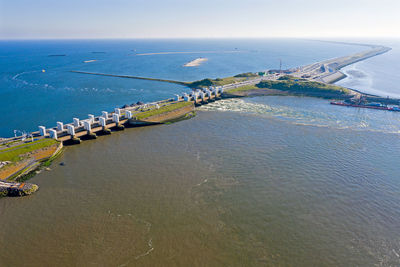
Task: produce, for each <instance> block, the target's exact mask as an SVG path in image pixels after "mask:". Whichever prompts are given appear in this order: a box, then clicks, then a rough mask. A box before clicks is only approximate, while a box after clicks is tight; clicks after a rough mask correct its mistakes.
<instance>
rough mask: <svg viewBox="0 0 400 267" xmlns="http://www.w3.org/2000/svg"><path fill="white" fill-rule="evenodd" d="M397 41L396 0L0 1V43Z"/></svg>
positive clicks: (399, 7)
mask: <svg viewBox="0 0 400 267" xmlns="http://www.w3.org/2000/svg"><path fill="white" fill-rule="evenodd" d="M241 37H245V38H268V37H296V38H298V37H300V38H303V37H305V38H310V37H319V38H324V37H326V38H334V37H347V38H362V37H378V38H379V37H382V38H400V0H329V1H327V0H318V1H317V0H275V1H270V0H241V1H239V0H196V1H193V0H0V39H58V38H67V39H70V38H78V39H82V38H83V39H90V38H241Z"/></svg>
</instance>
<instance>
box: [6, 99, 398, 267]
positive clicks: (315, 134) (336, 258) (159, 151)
mask: <svg viewBox="0 0 400 267" xmlns="http://www.w3.org/2000/svg"><path fill="white" fill-rule="evenodd" d="M300 100H302V101H304V100H305V101H311V102H312V103H314V106H315V107H316V109H314V112H317V110H318V106H322V105H326V109H329V111H331V112H332V113H335V109H336V107H333V106H330V105H329V104H327V102H326V101H325V100H315V99H312V100H309V99H307V98H305V99H300ZM300 100H297V98H284V97H275V99H274V98H268V97H258V98H252V99H250V100H249V101H248V102H245V103H242V106H243V105H244V106H246V105H264V106H265V107H264V110H265V111H258V112H254V111H252V110H250V111H249V110H248V109H245V110H235V109H233V110H231V111H224V112H221V111H212V110H211V111H199V112H198V116H197V117H195V118H194V119H191V120H187V121H182V122H179V123H175V124H171V125H162V126H155V127H147V128H133V129H132V128H131V129H126V130H125V131H123V132H116V133H114V134H112V135H111V136H108V137H101V138H99V139H97V140H95V141H87V142H84V143H83V144H81V145H79V146H73V147H68V149H67V150H66V151H65V153H64V154H63V155H62V156H61V158H59V159H58V160H57V161H56V162H55V163H54V164H53V165H52V170H51V171H49V172H42V173H40V174H39V175H37V176H36V177H34V178H33V179H32V182H35V183H37V184H39V186H40V190H39V191H38V192H37V193H35V194H34V195H32V196H29V197H25V198H18V199H12V198H6V199H0V216H1V220H0V227H1V229H2V231H1V232H0V248H1V249H0V262H1V263H2V264H3V265H5V266H9V265H11V264H13V265H31V266H50V265H51V266H54V265H57V266H71V265H76V266H88V265H96V266H97V265H103V266H138V265H139V266H165V265H177V266H187V265H198V266H265V265H267V266H269V265H279V266H396V265H399V264H400V258H399V254H400V245H399V244H400V234H399V233H400V231H399V230H400V229H399V228H400V225H399V223H398V222H399V221H400V212H399V211H400V204H399V203H400V179H399V175H398V173H399V171H400V167H399V165H398V162H399V160H400V156H399V153H398V151H399V149H400V141H399V138H398V134H393V133H385V132H382V131H374V129H373V127H372V126H369V127H370V129H368V128H363V129H358V125H357V123H356V122H354V123H352V122H351V119H350V121H348V122H347V123H348V124H349V125H350V127H348V128H344V129H343V127H336V126H335V123H332V124H331V125H330V124H328V125H326V126H325V127H319V126H313V125H301V124H299V123H297V122H298V120H300V121H301V120H302V119H301V117H302V116H301V115H299V116H292V115H290V113H288V112H285V113H284V114H289V115H282V114H283V113H279V112H278V115H275V113H273V114H272V115H271V114H269V112H270V111H269V107H270V106H271V105H272V102H274V103H280V104H279V105H280V106H281V107H283V106H285V105H286V106H294V107H295V106H296V103H298V102H297V101H300ZM305 103H307V102H305ZM308 103H310V102H308ZM276 106H277V104H275V106H272V109H275V108H276ZM220 108H223V107H220ZM303 108H304V109H307V108H306V107H303ZM210 109H212V108H211V106H210ZM224 109H225V110H227V109H228V108H224ZM309 109H311V108H309ZM258 110H262V109H261V108H260V107H259V108H258ZM296 112H298V113H299V114H300V113H302V112H303V111H296ZM309 112H312V110H310V111H309ZM373 112H377V113H378V112H381V111H373ZM305 114H306V115H305V116H309V115H307V112H305ZM317 114H319V113H317ZM321 114H323V112H321ZM369 117H373V115H371V116H369ZM369 117H367V120H369V119H368V118H369ZM298 118H300V119H298ZM317 119H319V118H317ZM333 120H335V118H333ZM320 121H328V120H327V119H326V118H324V116H322V118H321V119H320ZM320 121H319V122H318V124H321V122H320ZM369 125H373V123H369ZM352 126H354V127H355V129H353V128H352ZM59 162H64V163H65V166H59V165H58V163H59Z"/></svg>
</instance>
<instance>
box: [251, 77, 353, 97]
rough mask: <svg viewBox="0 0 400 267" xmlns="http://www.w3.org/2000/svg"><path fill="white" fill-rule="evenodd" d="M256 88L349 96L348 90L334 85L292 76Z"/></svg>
mask: <svg viewBox="0 0 400 267" xmlns="http://www.w3.org/2000/svg"><path fill="white" fill-rule="evenodd" d="M256 86H257V87H258V88H267V89H276V90H281V91H287V92H289V93H294V94H300V95H310V96H320V97H328V98H329V97H343V96H347V95H349V94H350V90H348V89H346V88H344V87H341V86H336V85H331V84H325V83H320V82H314V81H308V80H305V79H297V78H295V77H292V76H288V75H286V76H283V77H281V78H279V79H278V80H277V81H263V82H260V83H259V84H257V85H256Z"/></svg>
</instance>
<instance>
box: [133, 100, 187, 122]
mask: <svg viewBox="0 0 400 267" xmlns="http://www.w3.org/2000/svg"><path fill="white" fill-rule="evenodd" d="M191 105H193V103H191V102H183V101H182V102H177V103H173V104H170V105H165V106H162V107H160V108H159V109H151V110H148V111H144V112H140V113H137V114H135V115H134V117H135V118H136V120H144V119H146V118H149V117H153V116H156V115H161V114H164V113H167V112H171V111H175V110H178V109H180V108H183V107H187V106H191Z"/></svg>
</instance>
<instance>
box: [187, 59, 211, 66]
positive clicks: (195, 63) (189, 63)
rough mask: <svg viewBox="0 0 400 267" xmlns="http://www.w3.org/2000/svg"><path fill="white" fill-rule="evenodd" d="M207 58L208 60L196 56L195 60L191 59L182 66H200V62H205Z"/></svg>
mask: <svg viewBox="0 0 400 267" xmlns="http://www.w3.org/2000/svg"><path fill="white" fill-rule="evenodd" d="M207 60H208V58H204V57H199V58H196V59H195V60H192V61H190V62H188V63H186V64H185V65H183V66H184V67H197V66H200V64H202V63H204V62H206V61H207Z"/></svg>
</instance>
